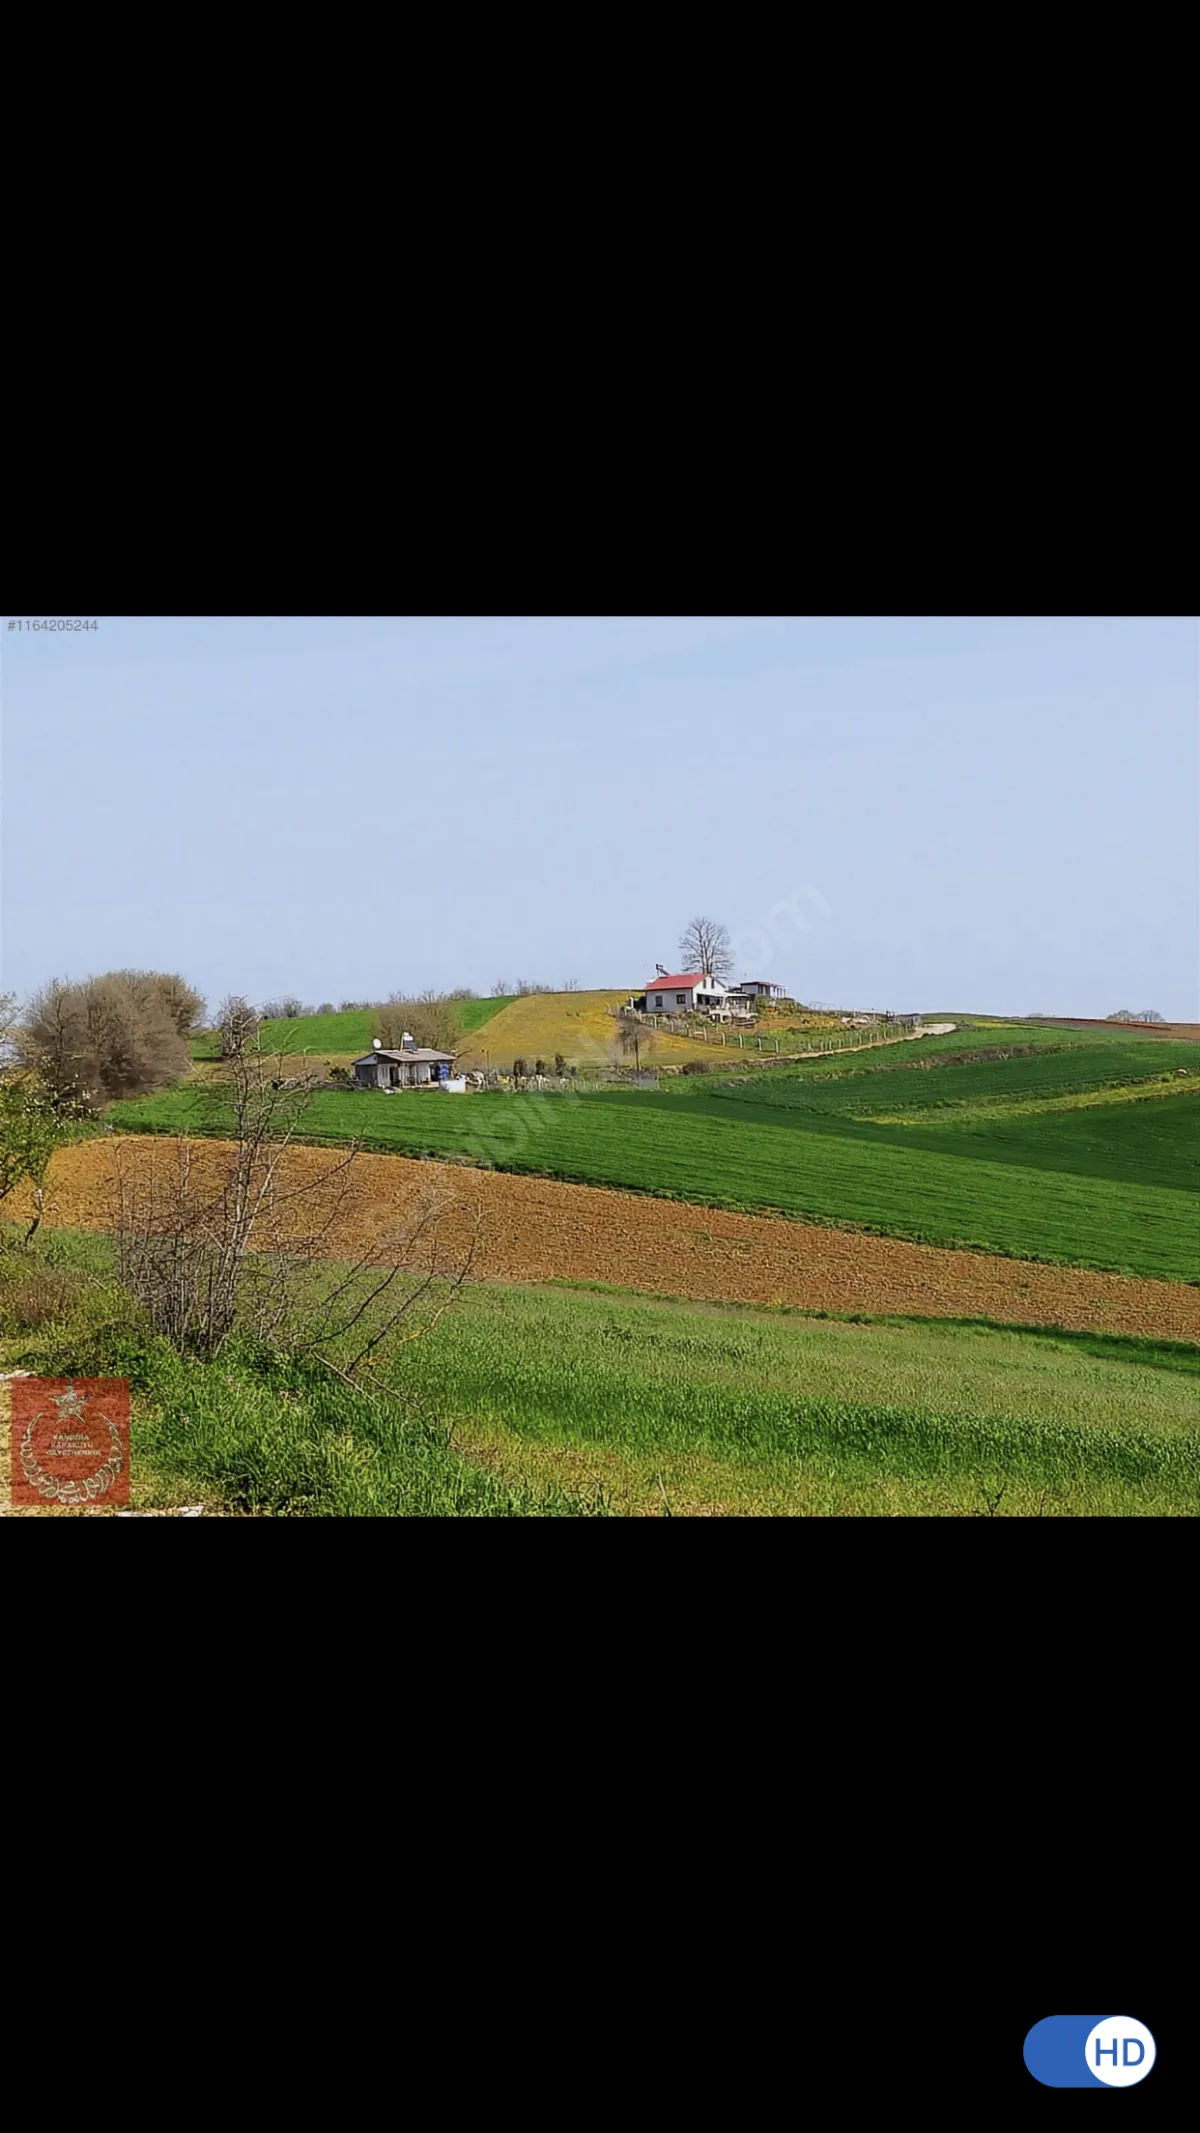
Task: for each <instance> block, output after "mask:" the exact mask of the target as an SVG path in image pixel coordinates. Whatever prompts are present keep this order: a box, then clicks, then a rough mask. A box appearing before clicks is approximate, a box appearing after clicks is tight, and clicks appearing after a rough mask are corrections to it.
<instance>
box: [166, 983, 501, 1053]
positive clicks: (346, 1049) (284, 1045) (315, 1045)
mask: <svg viewBox="0 0 1200 2133" xmlns="http://www.w3.org/2000/svg"><path fill="white" fill-rule="evenodd" d="M508 1004H509V1002H508V1000H507V998H501V999H496V1000H459V1001H458V1002H456V1005H457V1008H458V1013H459V1020H460V1025H461V1028H462V1031H463V1034H464V1036H465V1035H469V1034H470V1033H471V1032H472V1031H473V1030H477V1029H482V1027H483V1025H484V1023H485V1022H488V1021H490V1020H491V1017H492V1016H493V1015H496V1014H499V1012H500V1009H501V1008H502V1007H507V1006H508ZM374 1030H375V1010H374V1008H370V1007H363V1008H347V1009H345V1010H344V1011H341V1012H337V1013H335V1014H332V1015H300V1016H298V1017H297V1018H296V1020H295V1021H294V1022H285V1021H279V1020H272V1021H269V1022H264V1023H263V1026H262V1041H263V1047H264V1049H265V1050H266V1051H268V1052H270V1051H286V1052H311V1053H312V1055H313V1057H314V1058H318V1059H348V1058H359V1057H361V1055H362V1054H363V1053H364V1052H369V1051H370V1049H371V1038H372V1035H373V1034H374ZM219 1056H220V1043H219V1040H218V1038H217V1034H216V1031H215V1030H202V1031H201V1032H200V1033H199V1035H198V1036H196V1037H195V1038H194V1039H193V1042H192V1057H193V1059H217V1058H219Z"/></svg>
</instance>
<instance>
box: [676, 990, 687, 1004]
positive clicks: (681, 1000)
mask: <svg viewBox="0 0 1200 2133" xmlns="http://www.w3.org/2000/svg"><path fill="white" fill-rule="evenodd" d="M675 1005H676V1007H686V1006H687V994H686V993H685V992H677V993H676V995H675Z"/></svg>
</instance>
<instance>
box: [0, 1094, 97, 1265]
mask: <svg viewBox="0 0 1200 2133" xmlns="http://www.w3.org/2000/svg"><path fill="white" fill-rule="evenodd" d="M78 1117H79V1106H78V1105H77V1104H75V1103H73V1102H72V1101H71V1100H70V1099H69V1098H65V1097H62V1096H59V1095H58V1094H56V1092H55V1091H54V1090H53V1089H51V1088H48V1087H47V1085H46V1084H45V1082H43V1081H41V1080H40V1079H39V1077H38V1076H37V1075H36V1074H28V1073H23V1072H21V1071H20V1070H17V1071H15V1072H11V1073H6V1074H4V1075H0V1203H3V1202H4V1201H5V1200H7V1198H8V1196H9V1194H10V1193H11V1192H15V1191H16V1188H17V1186H18V1185H32V1187H33V1201H34V1216H33V1221H32V1222H31V1223H30V1225H29V1228H28V1230H27V1231H26V1233H25V1241H26V1243H28V1242H29V1239H30V1238H31V1237H32V1236H33V1233H34V1231H35V1230H36V1229H37V1227H38V1225H39V1223H40V1222H41V1219H42V1215H43V1212H44V1207H45V1184H46V1170H47V1168H48V1166H49V1162H50V1158H51V1156H52V1155H53V1154H54V1151H55V1149H56V1148H61V1147H62V1145H63V1143H64V1142H65V1141H69V1140H71V1139H73V1137H74V1135H75V1132H76V1131H77V1120H78Z"/></svg>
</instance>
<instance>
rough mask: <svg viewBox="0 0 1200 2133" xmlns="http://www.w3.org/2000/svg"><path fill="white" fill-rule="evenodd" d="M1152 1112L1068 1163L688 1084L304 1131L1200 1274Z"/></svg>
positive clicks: (1184, 1195)
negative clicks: (1144, 1158)
mask: <svg viewBox="0 0 1200 2133" xmlns="http://www.w3.org/2000/svg"><path fill="white" fill-rule="evenodd" d="M1014 1064H1020V1062H1014ZM945 1071H957V1070H951V1069H947V1070H945ZM876 1078H877V1079H878V1080H880V1081H882V1080H884V1079H885V1078H887V1077H885V1076H883V1075H879V1076H878V1077H876ZM920 1078H921V1079H922V1081H925V1080H928V1081H931V1082H932V1081H934V1080H935V1079H936V1078H937V1076H936V1074H935V1073H930V1074H929V1075H928V1076H923V1077H920ZM814 1088H815V1084H814ZM817 1093H824V1094H828V1093H829V1091H828V1089H826V1090H825V1091H824V1092H820V1091H818V1092H817ZM1190 1101H1191V1100H1190V1099H1189V1098H1188V1097H1186V1096H1185V1097H1181V1098H1174V1097H1173V1098H1170V1099H1163V1100H1158V1101H1157V1102H1155V1103H1154V1104H1153V1110H1154V1113H1155V1115H1156V1117H1157V1114H1158V1113H1159V1112H1163V1113H1164V1115H1165V1117H1166V1119H1167V1120H1168V1121H1169V1122H1170V1123H1168V1124H1167V1125H1165V1126H1164V1127H1163V1128H1162V1132H1163V1133H1164V1134H1165V1135H1166V1136H1167V1137H1168V1138H1171V1137H1172V1136H1174V1135H1175V1134H1176V1132H1177V1130H1178V1134H1179V1135H1180V1136H1181V1137H1182V1136H1183V1135H1185V1134H1186V1131H1187V1119H1188V1117H1189V1115H1190V1116H1193V1117H1194V1114H1195V1105H1194V1102H1191V1110H1190V1113H1189V1111H1188V1110H1187V1109H1186V1108H1185V1107H1186V1106H1188V1104H1189V1102H1190ZM1176 1106H1178V1111H1176ZM1142 1108H1149V1107H1139V1106H1136V1105H1122V1104H1114V1105H1113V1106H1112V1107H1111V1115H1109V1113H1108V1112H1106V1111H1099V1110H1093V1111H1092V1112H1090V1113H1089V1114H1087V1116H1088V1118H1089V1119H1090V1121H1091V1124H1090V1125H1089V1126H1088V1127H1087V1129H1086V1134H1085V1136H1084V1145H1082V1146H1080V1147H1079V1148H1077V1149H1076V1150H1074V1151H1071V1150H1067V1152H1066V1153H1065V1154H1064V1155H1063V1156H1061V1157H1058V1156H1056V1155H1055V1153H1054V1150H1055V1143H1054V1141H1053V1140H1052V1139H1051V1140H1050V1141H1049V1142H1048V1143H1045V1142H1043V1143H1039V1142H1038V1140H1037V1136H1036V1134H1032V1133H1030V1132H1029V1131H1028V1130H1027V1131H1026V1132H1025V1133H1024V1134H1023V1135H1020V1134H1017V1135H1015V1137H1014V1138H1015V1142H1016V1143H1019V1145H1014V1144H1013V1143H1010V1142H1009V1141H1008V1140H1007V1139H1006V1138H1005V1133H1006V1131H1009V1130H1011V1129H1005V1128H1001V1134H1000V1139H999V1140H998V1141H996V1140H993V1141H991V1142H989V1141H988V1139H987V1138H986V1137H985V1136H984V1135H982V1134H980V1135H975V1134H967V1133H964V1132H962V1131H956V1132H953V1133H951V1132H947V1133H946V1134H945V1135H943V1136H940V1137H939V1136H937V1134H936V1129H934V1128H932V1127H931V1128H929V1129H927V1128H926V1127H925V1126H924V1125H921V1126H915V1127H906V1126H892V1127H887V1126H877V1125H873V1124H871V1123H869V1122H868V1121H867V1120H865V1119H862V1118H861V1117H855V1116H853V1115H849V1114H845V1113H843V1114H839V1113H838V1112H836V1111H833V1110H827V1109H821V1108H812V1109H805V1108H803V1107H801V1106H800V1105H798V1104H792V1105H790V1106H788V1105H783V1104H777V1105H774V1106H773V1105H770V1104H766V1103H753V1104H752V1103H750V1102H742V1101H728V1100H726V1099H725V1098H724V1097H723V1096H721V1095H714V1094H710V1093H708V1092H705V1093H703V1094H696V1095H693V1094H691V1093H690V1092H688V1091H686V1090H683V1091H677V1090H675V1089H672V1090H671V1092H670V1093H665V1092H662V1091H635V1090H618V1089H613V1088H601V1089H600V1090H598V1091H596V1092H595V1093H592V1094H588V1095H586V1096H583V1097H581V1098H579V1099H576V1100H571V1099H568V1098H563V1097H555V1096H545V1097H542V1098H541V1099H529V1098H520V1097H512V1096H509V1095H507V1094H499V1093H496V1094H486V1095H479V1096H466V1097H461V1098H458V1097H447V1096H443V1095H439V1094H438V1093H436V1092H433V1091H431V1092H428V1093H425V1094H420V1095H411V1096H398V1097H387V1096H376V1095H371V1094H346V1095H340V1094H335V1093H329V1094H325V1093H322V1094H320V1095H318V1096H317V1098H316V1099H315V1101H314V1103H313V1106H312V1109H311V1112H310V1114H309V1119H308V1126H309V1130H310V1132H311V1134H312V1135H313V1136H314V1137H317V1138H321V1139H326V1140H329V1141H334V1142H336V1141H337V1140H339V1139H344V1138H350V1137H356V1138H358V1139H360V1140H361V1142H362V1143H363V1145H364V1146H366V1147H369V1148H372V1149H378V1150H380V1151H382V1152H385V1153H386V1152H389V1151H391V1152H396V1153H402V1154H410V1155H434V1156H440V1157H449V1158H452V1159H453V1158H455V1157H459V1158H462V1159H465V1160H468V1161H474V1162H483V1163H485V1164H490V1165H493V1166H494V1167H496V1168H499V1169H504V1170H514V1171H521V1172H527V1173H535V1174H541V1175H544V1176H549V1177H557V1178H566V1179H571V1180H575V1181H577V1182H579V1183H584V1184H598V1185H614V1186H627V1187H631V1188H632V1189H634V1190H635V1191H643V1192H652V1193H657V1194H660V1195H664V1196H666V1197H668V1198H674V1199H679V1200H690V1201H693V1202H697V1203H700V1204H708V1205H715V1206H724V1207H734V1208H743V1209H761V1210H764V1211H767V1212H774V1213H779V1214H784V1215H791V1216H799V1217H804V1218H806V1219H809V1220H812V1221H817V1222H826V1223H833V1224H835V1225H839V1226H842V1227H851V1228H853V1227H860V1228H864V1229H868V1230H877V1231H882V1232H885V1233H887V1234H890V1235H894V1236H899V1237H908V1238H914V1239H917V1240H919V1241H922V1242H927V1243H932V1244H944V1245H960V1246H961V1245H967V1246H976V1247H978V1248H979V1249H981V1250H984V1251H993V1252H1002V1253H1007V1254H1009V1255H1013V1256H1016V1257H1020V1258H1029V1259H1046V1260H1053V1261H1058V1262H1060V1263H1065V1264H1073V1265H1081V1266H1093V1267H1104V1268H1112V1269H1114V1270H1115V1271H1117V1272H1124V1273H1136V1274H1147V1275H1152V1276H1159V1277H1162V1278H1165V1279H1169V1280H1182V1281H1195V1280H1198V1279H1200V1241H1198V1226H1197V1220H1196V1216H1197V1201H1196V1197H1195V1195H1194V1194H1193V1193H1191V1192H1189V1191H1187V1190H1185V1189H1183V1186H1182V1182H1181V1183H1180V1184H1178V1185H1177V1184H1173V1183H1167V1182H1158V1181H1157V1180H1159V1179H1161V1178H1164V1177H1165V1175H1166V1174H1167V1170H1168V1168H1169V1158H1168V1156H1167V1155H1166V1154H1164V1149H1163V1146H1162V1145H1161V1144H1159V1143H1156V1145H1155V1149H1154V1152H1153V1166H1154V1180H1155V1181H1153V1182H1147V1181H1146V1180H1145V1179H1143V1178H1141V1177H1139V1176H1137V1175H1134V1176H1132V1177H1131V1175H1130V1172H1131V1170H1134V1171H1136V1164H1137V1153H1136V1151H1137V1147H1138V1146H1139V1145H1142V1144H1140V1143H1139V1141H1138V1133H1139V1131H1144V1129H1143V1128H1142V1127H1141V1121H1140V1117H1139V1116H1138V1114H1139V1112H1140V1110H1141V1109H1142ZM1131 1114H1133V1123H1132V1126H1131V1123H1130V1119H1131ZM112 1117H113V1122H114V1124H116V1125H118V1126H119V1127H121V1128H123V1129H125V1130H129V1131H181V1130H182V1131H191V1132H203V1131H211V1132H220V1131H221V1129H222V1126H223V1124H224V1119H223V1115H222V1113H221V1111H220V1108H219V1106H217V1105H215V1104H213V1103H212V1102H211V1101H205V1100H204V1099H203V1096H202V1093H201V1092H199V1091H186V1090H185V1091H174V1092H171V1093H170V1094H168V1095H165V1096H160V1097H156V1098H151V1099H148V1100H144V1101H141V1102H133V1103H127V1104H121V1105H118V1106H116V1107H115V1108H114V1111H113V1114H112ZM1176 1120H1178V1121H1179V1122H1180V1123H1179V1125H1178V1128H1177V1127H1176V1123H1175V1121H1176ZM1026 1123H1028V1122H1026ZM1072 1161H1074V1162H1075V1163H1076V1165H1077V1166H1078V1167H1077V1168H1076V1169H1075V1170H1072V1168H1071V1167H1070V1166H1071V1162H1072Z"/></svg>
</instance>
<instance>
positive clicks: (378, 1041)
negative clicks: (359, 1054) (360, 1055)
mask: <svg viewBox="0 0 1200 2133" xmlns="http://www.w3.org/2000/svg"><path fill="white" fill-rule="evenodd" d="M371 1042H372V1044H373V1045H374V1047H375V1049H376V1051H377V1052H378V1051H382V1049H383V1039H382V1037H372V1039H371Z"/></svg>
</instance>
